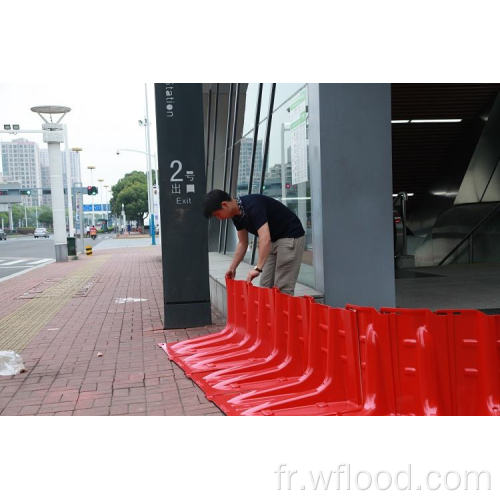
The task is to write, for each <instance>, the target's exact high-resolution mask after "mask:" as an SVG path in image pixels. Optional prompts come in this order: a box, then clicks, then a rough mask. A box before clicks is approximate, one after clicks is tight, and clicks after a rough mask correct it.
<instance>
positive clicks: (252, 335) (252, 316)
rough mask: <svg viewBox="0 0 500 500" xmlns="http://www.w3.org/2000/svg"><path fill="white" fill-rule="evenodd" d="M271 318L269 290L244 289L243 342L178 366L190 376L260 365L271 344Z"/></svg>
mask: <svg viewBox="0 0 500 500" xmlns="http://www.w3.org/2000/svg"><path fill="white" fill-rule="evenodd" d="M273 316H274V292H273V290H272V289H271V288H260V287H256V286H253V285H248V314H247V327H246V331H247V336H246V341H245V342H244V343H240V344H239V345H237V346H229V347H226V348H223V349H222V348H218V349H213V350H212V349H205V350H204V351H203V352H201V353H197V354H193V355H191V356H188V357H186V358H183V359H182V360H180V363H179V365H180V366H181V367H182V368H183V369H184V370H185V371H186V374H187V375H189V376H191V375H193V374H195V373H208V372H213V371H215V370H221V369H224V368H230V367H233V368H235V367H237V366H247V365H249V364H251V363H254V362H259V361H262V359H263V358H265V357H267V356H269V354H270V352H271V350H272V346H273V343H274V339H273V335H274V332H273V328H272V318H273Z"/></svg>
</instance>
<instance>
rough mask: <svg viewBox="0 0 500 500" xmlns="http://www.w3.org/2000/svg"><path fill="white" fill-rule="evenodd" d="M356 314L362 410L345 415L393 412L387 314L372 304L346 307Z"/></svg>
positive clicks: (394, 412)
mask: <svg viewBox="0 0 500 500" xmlns="http://www.w3.org/2000/svg"><path fill="white" fill-rule="evenodd" d="M346 308H347V309H351V310H353V311H355V313H356V322H357V328H358V337H359V357H360V369H361V391H362V401H363V407H362V409H360V410H358V411H356V412H351V413H348V415H395V414H396V396H395V382H394V371H393V353H392V345H391V333H390V330H389V317H388V316H387V315H386V314H381V313H379V312H378V311H376V310H375V309H374V308H372V307H362V306H356V305H352V304H348V305H347V306H346Z"/></svg>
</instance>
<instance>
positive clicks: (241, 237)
mask: <svg viewBox="0 0 500 500" xmlns="http://www.w3.org/2000/svg"><path fill="white" fill-rule="evenodd" d="M247 248H248V231H247V230H246V229H241V230H240V231H238V245H237V246H236V251H235V252H234V257H233V261H232V262H231V265H230V266H229V269H228V271H227V273H226V278H231V279H233V278H234V277H235V275H236V268H237V267H238V266H239V264H240V262H241V261H242V260H243V257H245V254H246V253H247Z"/></svg>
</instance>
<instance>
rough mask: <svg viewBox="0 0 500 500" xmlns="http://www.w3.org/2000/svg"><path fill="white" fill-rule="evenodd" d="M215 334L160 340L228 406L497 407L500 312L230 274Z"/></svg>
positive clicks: (405, 411) (481, 411) (383, 411)
mask: <svg viewBox="0 0 500 500" xmlns="http://www.w3.org/2000/svg"><path fill="white" fill-rule="evenodd" d="M227 297H228V321H227V324H226V327H225V328H224V329H223V330H222V331H221V332H218V333H215V334H210V335H205V336H203V337H199V338H196V339H189V340H186V341H182V342H175V343H170V344H159V345H160V347H162V348H163V349H164V350H165V351H166V352H167V353H168V355H169V357H170V358H171V359H172V360H174V361H175V362H176V363H177V364H178V365H179V366H180V367H181V368H182V369H184V371H185V372H186V375H187V376H190V377H192V378H193V380H194V381H195V382H196V383H197V384H198V385H199V386H200V387H201V388H202V389H203V390H204V392H205V393H206V395H207V397H208V398H209V399H211V400H212V401H214V402H215V403H216V404H217V405H218V406H219V407H220V408H221V409H222V410H223V411H225V412H226V413H227V414H228V415H500V316H487V315H485V314H483V313H481V312H479V311H470V310H444V311H437V312H436V313H433V312H431V311H429V310H426V309H396V308H382V309H381V311H380V312H377V311H376V310H375V309H373V308H370V307H360V306H354V305H348V306H346V308H345V309H339V308H333V307H329V306H325V305H321V304H316V303H314V301H313V300H312V299H311V298H309V297H291V296H288V295H285V294H282V293H281V292H279V291H278V290H277V289H268V288H260V287H255V286H252V285H249V284H247V283H246V282H244V281H235V280H228V281H227Z"/></svg>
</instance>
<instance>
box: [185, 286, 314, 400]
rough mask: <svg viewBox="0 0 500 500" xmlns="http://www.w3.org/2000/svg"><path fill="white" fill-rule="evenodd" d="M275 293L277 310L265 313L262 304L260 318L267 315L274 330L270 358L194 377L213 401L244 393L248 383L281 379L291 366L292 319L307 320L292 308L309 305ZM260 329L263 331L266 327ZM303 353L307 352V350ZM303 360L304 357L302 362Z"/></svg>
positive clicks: (267, 321) (266, 319)
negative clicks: (275, 377)
mask: <svg viewBox="0 0 500 500" xmlns="http://www.w3.org/2000/svg"><path fill="white" fill-rule="evenodd" d="M272 294H273V298H272V300H273V303H274V310H270V309H269V308H265V309H264V310H262V309H263V308H261V307H260V305H259V318H261V313H264V316H263V319H264V320H265V322H266V323H267V326H266V328H269V327H270V328H271V330H272V339H273V345H272V348H271V349H270V351H269V352H268V355H267V356H265V357H263V358H261V359H257V360H255V361H251V362H249V363H248V364H245V365H237V366H230V367H229V368H224V369H221V370H216V371H214V372H210V373H208V374H196V376H193V380H195V381H196V383H197V384H198V385H199V386H200V388H201V389H203V391H204V392H205V394H206V395H207V397H209V398H210V397H211V396H214V395H215V394H227V393H239V392H241V391H242V390H244V389H242V387H243V386H244V385H245V383H248V382H252V381H254V382H255V381H260V382H262V381H263V380H264V379H265V378H266V377H267V378H272V377H273V375H275V376H279V374H280V372H282V371H283V370H284V369H285V368H286V366H287V365H288V363H289V359H287V346H288V345H290V337H291V335H290V332H291V331H292V330H291V329H290V328H289V325H288V322H289V320H290V319H291V321H306V317H304V318H302V317H301V316H300V315H294V311H292V310H291V309H292V308H293V304H296V303H298V302H300V301H303V302H304V303H305V304H307V301H304V299H301V298H297V297H291V296H289V295H285V294H282V293H280V292H279V290H278V289H276V288H275V289H273V291H272ZM294 316H296V317H294ZM261 323H262V321H261ZM259 328H262V325H261V326H259ZM302 352H304V348H303V347H302ZM303 358H304V356H303V355H302V358H301V359H303ZM302 366H303V364H302Z"/></svg>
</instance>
